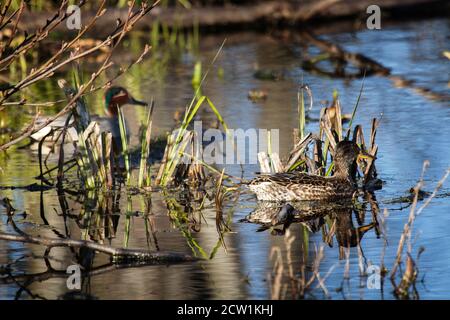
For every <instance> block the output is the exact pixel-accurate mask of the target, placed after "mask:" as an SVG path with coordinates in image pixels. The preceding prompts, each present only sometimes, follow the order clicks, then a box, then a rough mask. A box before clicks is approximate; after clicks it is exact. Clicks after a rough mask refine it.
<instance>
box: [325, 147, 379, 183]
mask: <svg viewBox="0 0 450 320" xmlns="http://www.w3.org/2000/svg"><path fill="white" fill-rule="evenodd" d="M369 158H373V157H372V156H371V155H369V154H367V153H366V152H363V151H362V150H361V149H360V148H359V147H358V145H357V144H356V143H354V142H353V141H341V142H339V143H338V144H337V145H336V149H335V152H334V157H333V160H334V172H335V173H334V175H335V176H342V177H349V178H351V179H355V176H356V169H357V162H358V161H360V160H361V159H369Z"/></svg>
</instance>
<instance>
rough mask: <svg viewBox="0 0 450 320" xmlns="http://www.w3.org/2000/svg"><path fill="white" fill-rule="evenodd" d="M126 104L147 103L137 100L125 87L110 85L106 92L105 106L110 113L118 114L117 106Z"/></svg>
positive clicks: (112, 114) (143, 104)
mask: <svg viewBox="0 0 450 320" xmlns="http://www.w3.org/2000/svg"><path fill="white" fill-rule="evenodd" d="M125 104H131V105H139V106H146V105H147V103H145V102H143V101H139V100H136V99H135V98H133V97H132V96H131V95H130V94H129V93H128V91H127V90H126V89H125V88H123V87H110V88H108V89H107V90H106V92H105V108H106V113H107V114H108V115H111V116H114V115H117V107H121V106H123V105H125Z"/></svg>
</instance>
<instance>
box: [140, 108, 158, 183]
mask: <svg viewBox="0 0 450 320" xmlns="http://www.w3.org/2000/svg"><path fill="white" fill-rule="evenodd" d="M154 105H155V104H154V101H153V100H152V102H151V104H150V108H149V110H148V115H147V123H146V129H145V131H144V132H145V135H144V134H143V135H142V137H141V163H140V165H139V181H138V186H139V188H142V187H143V186H144V182H145V186H146V187H149V186H150V185H151V180H150V179H151V177H150V168H149V166H148V165H147V159H148V156H149V152H150V138H151V135H152V116H153V108H154Z"/></svg>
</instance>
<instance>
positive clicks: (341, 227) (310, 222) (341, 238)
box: [241, 195, 380, 259]
mask: <svg viewBox="0 0 450 320" xmlns="http://www.w3.org/2000/svg"><path fill="white" fill-rule="evenodd" d="M368 199H369V201H370V202H371V209H372V210H371V211H372V221H371V222H370V223H368V224H364V223H365V221H364V220H365V206H364V205H362V206H359V205H358V206H355V205H354V204H353V203H352V201H351V200H349V201H342V202H336V203H325V204H324V203H323V202H322V203H321V202H312V201H303V202H292V203H284V204H283V203H281V204H280V203H274V202H259V203H258V205H257V207H256V208H255V210H254V211H252V212H251V213H250V214H249V215H247V216H246V217H245V218H244V219H243V220H241V222H250V223H256V224H259V225H260V227H259V228H258V229H257V231H258V232H261V231H265V230H268V229H271V234H272V235H284V234H285V232H286V230H287V229H288V228H289V227H290V226H291V224H293V223H300V224H302V225H303V226H305V227H306V228H307V229H308V231H309V232H311V233H316V232H318V231H321V230H322V231H323V234H324V237H323V240H324V241H325V242H326V243H327V244H328V245H329V246H330V247H332V246H333V236H335V237H336V241H337V243H338V245H339V259H343V258H344V251H343V249H344V248H349V247H356V246H358V245H359V243H360V242H361V240H362V238H363V236H364V235H365V234H366V233H367V232H368V231H369V230H371V229H375V233H376V235H377V237H378V238H379V235H380V232H379V224H378V220H377V214H378V210H376V208H378V206H377V204H376V200H375V198H374V196H373V195H371V197H370V198H368ZM356 207H358V208H356ZM359 207H361V208H359ZM354 217H355V219H356V222H357V227H355V225H354V221H353V219H354ZM279 226H282V228H281V229H280V228H278V227H279Z"/></svg>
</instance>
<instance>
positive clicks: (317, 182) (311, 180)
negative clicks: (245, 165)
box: [249, 172, 330, 186]
mask: <svg viewBox="0 0 450 320" xmlns="http://www.w3.org/2000/svg"><path fill="white" fill-rule="evenodd" d="M264 182H271V183H276V184H279V185H282V186H288V185H291V184H292V185H294V184H295V185H299V184H301V185H314V186H328V185H329V183H330V180H329V179H328V178H325V177H322V176H318V175H310V174H307V173H298V172H284V173H275V174H261V175H259V176H258V177H256V178H255V179H253V180H252V181H251V182H250V183H249V184H250V185H257V184H260V183H264Z"/></svg>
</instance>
